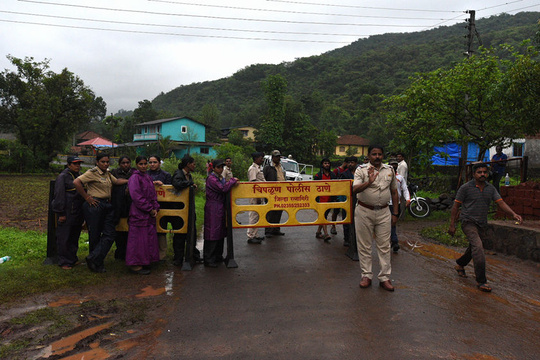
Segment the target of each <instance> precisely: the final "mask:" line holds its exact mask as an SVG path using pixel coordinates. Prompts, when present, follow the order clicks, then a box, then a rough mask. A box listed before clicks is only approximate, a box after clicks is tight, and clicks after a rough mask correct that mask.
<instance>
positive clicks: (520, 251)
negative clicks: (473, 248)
mask: <svg viewBox="0 0 540 360" xmlns="http://www.w3.org/2000/svg"><path fill="white" fill-rule="evenodd" d="M501 223H502V222H500V223H498V222H490V224H489V227H490V228H491V229H492V230H493V234H494V236H493V240H492V241H490V242H489V241H487V242H484V247H485V248H486V249H488V250H494V251H497V252H501V253H504V254H507V255H514V256H517V257H518V258H520V259H524V260H533V261H536V262H540V231H538V230H535V229H527V228H522V227H518V226H513V225H511V224H509V225H505V224H501Z"/></svg>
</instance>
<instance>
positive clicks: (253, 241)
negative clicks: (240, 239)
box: [247, 238, 262, 244]
mask: <svg viewBox="0 0 540 360" xmlns="http://www.w3.org/2000/svg"><path fill="white" fill-rule="evenodd" d="M247 242H248V244H260V243H262V241H261V240H260V239H259V238H253V239H248V241H247Z"/></svg>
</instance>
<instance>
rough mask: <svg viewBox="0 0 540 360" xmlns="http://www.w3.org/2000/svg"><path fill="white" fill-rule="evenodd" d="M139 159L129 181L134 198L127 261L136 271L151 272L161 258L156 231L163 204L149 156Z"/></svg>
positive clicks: (135, 272)
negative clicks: (152, 264)
mask: <svg viewBox="0 0 540 360" xmlns="http://www.w3.org/2000/svg"><path fill="white" fill-rule="evenodd" d="M135 163H136V165H137V170H135V171H134V172H133V176H131V177H130V178H129V182H128V188H129V194H130V196H131V200H132V201H131V207H130V209H129V220H128V223H129V233H128V243H127V250H126V265H127V266H129V267H130V269H129V270H130V271H131V272H132V273H134V274H139V275H148V274H150V269H149V266H150V264H151V263H154V262H157V261H159V246H158V240H157V232H156V216H157V214H158V211H159V204H158V202H157V194H156V189H155V187H154V183H153V180H152V178H151V177H150V175H148V173H147V170H148V160H147V159H146V156H137V159H136V160H135Z"/></svg>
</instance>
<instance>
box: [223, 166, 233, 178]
mask: <svg viewBox="0 0 540 360" xmlns="http://www.w3.org/2000/svg"><path fill="white" fill-rule="evenodd" d="M221 175H222V176H223V178H224V179H225V181H229V180H231V179H232V178H233V173H232V171H231V168H230V167H228V166H224V167H223V173H222V174H221Z"/></svg>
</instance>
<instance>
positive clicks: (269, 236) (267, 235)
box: [265, 234, 274, 238]
mask: <svg viewBox="0 0 540 360" xmlns="http://www.w3.org/2000/svg"><path fill="white" fill-rule="evenodd" d="M265 236H266V237H267V238H271V237H272V236H274V234H265Z"/></svg>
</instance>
